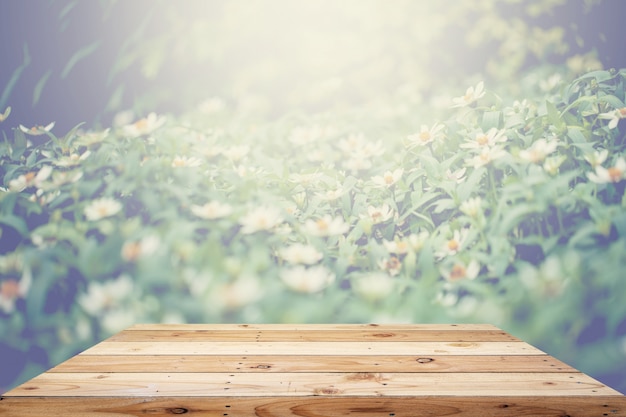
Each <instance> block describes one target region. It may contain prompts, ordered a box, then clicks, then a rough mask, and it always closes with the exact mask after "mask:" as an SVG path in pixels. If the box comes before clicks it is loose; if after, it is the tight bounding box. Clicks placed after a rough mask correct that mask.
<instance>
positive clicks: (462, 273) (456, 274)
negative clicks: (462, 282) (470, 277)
mask: <svg viewBox="0 0 626 417" xmlns="http://www.w3.org/2000/svg"><path fill="white" fill-rule="evenodd" d="M466 276H467V270H466V269H465V267H464V266H463V265H459V264H456V265H454V266H453V267H452V271H450V279H451V280H453V281H456V280H459V279H463V278H465V277H466Z"/></svg>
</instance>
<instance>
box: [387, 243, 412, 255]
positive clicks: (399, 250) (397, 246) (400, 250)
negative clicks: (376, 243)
mask: <svg viewBox="0 0 626 417" xmlns="http://www.w3.org/2000/svg"><path fill="white" fill-rule="evenodd" d="M383 246H384V247H385V249H387V252H389V253H395V254H396V255H404V254H406V253H408V251H409V249H410V248H411V244H410V242H409V241H406V240H383Z"/></svg>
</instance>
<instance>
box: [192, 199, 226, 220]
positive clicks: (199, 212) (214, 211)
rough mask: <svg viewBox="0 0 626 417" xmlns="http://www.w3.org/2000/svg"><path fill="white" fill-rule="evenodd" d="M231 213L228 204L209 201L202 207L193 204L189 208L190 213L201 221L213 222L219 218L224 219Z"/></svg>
mask: <svg viewBox="0 0 626 417" xmlns="http://www.w3.org/2000/svg"><path fill="white" fill-rule="evenodd" d="M232 211H233V209H232V207H231V206H230V205H229V204H225V203H221V202H219V201H211V202H209V203H206V204H204V205H202V206H199V205H196V204H193V205H192V206H191V212H192V213H193V214H194V215H196V216H198V217H200V218H201V219H207V220H214V219H219V218H221V217H226V216H228V215H229V214H231V213H232Z"/></svg>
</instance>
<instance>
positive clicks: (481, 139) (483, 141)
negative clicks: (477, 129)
mask: <svg viewBox="0 0 626 417" xmlns="http://www.w3.org/2000/svg"><path fill="white" fill-rule="evenodd" d="M476 143H478V144H479V145H481V146H484V145H486V144H488V143H489V137H488V136H487V135H484V134H483V135H478V136H476Z"/></svg>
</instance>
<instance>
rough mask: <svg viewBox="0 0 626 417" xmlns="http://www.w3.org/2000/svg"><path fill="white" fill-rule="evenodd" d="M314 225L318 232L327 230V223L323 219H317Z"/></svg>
mask: <svg viewBox="0 0 626 417" xmlns="http://www.w3.org/2000/svg"><path fill="white" fill-rule="evenodd" d="M316 225H317V228H318V229H319V230H328V222H327V221H326V220H324V219H319V220H318V221H317V222H316Z"/></svg>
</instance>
